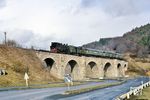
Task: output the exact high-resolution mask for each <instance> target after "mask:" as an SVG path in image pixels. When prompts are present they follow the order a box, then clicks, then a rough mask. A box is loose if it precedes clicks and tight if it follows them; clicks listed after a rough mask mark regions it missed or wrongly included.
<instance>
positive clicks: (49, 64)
mask: <svg viewBox="0 0 150 100" xmlns="http://www.w3.org/2000/svg"><path fill="white" fill-rule="evenodd" d="M44 62H45V67H46V68H49V69H50V70H51V69H52V67H53V66H54V63H55V61H54V60H53V59H52V58H46V59H45V60H44Z"/></svg>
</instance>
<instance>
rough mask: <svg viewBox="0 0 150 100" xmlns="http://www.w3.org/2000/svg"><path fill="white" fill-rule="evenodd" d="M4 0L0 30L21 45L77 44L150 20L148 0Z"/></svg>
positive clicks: (116, 33)
mask: <svg viewBox="0 0 150 100" xmlns="http://www.w3.org/2000/svg"><path fill="white" fill-rule="evenodd" d="M5 1H6V2H5V3H6V4H5V7H4V8H3V9H0V32H4V31H6V32H8V34H9V38H11V39H13V38H14V39H15V40H17V41H19V42H20V43H22V44H23V45H25V46H27V45H30V46H31V45H34V46H36V47H42V48H48V49H49V45H50V42H51V41H58V42H63V43H68V44H72V45H77V46H79V45H82V44H85V43H88V42H91V41H95V40H99V38H101V37H114V36H121V35H123V33H125V32H127V31H130V30H131V29H132V28H134V27H136V26H140V25H143V24H147V23H148V22H150V11H149V10H148V8H149V9H150V3H149V1H148V0H144V1H143V0H42V1H41V0H32V2H31V1H30V0H5ZM0 3H1V2H0ZM139 19H140V20H139ZM1 36H2V35H1ZM1 40H2V38H1Z"/></svg>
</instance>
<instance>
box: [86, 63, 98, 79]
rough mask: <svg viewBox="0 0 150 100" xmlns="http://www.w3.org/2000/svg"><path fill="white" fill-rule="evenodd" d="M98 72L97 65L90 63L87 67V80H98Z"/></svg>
mask: <svg viewBox="0 0 150 100" xmlns="http://www.w3.org/2000/svg"><path fill="white" fill-rule="evenodd" d="M98 71H99V70H98V68H97V64H96V63H95V62H93V61H91V62H89V63H88V65H87V66H86V78H98V77H99V72H98Z"/></svg>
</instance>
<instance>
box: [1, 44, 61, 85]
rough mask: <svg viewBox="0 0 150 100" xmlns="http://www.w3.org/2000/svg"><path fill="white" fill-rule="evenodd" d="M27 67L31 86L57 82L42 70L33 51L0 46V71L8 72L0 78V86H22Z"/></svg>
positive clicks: (47, 72)
mask: <svg viewBox="0 0 150 100" xmlns="http://www.w3.org/2000/svg"><path fill="white" fill-rule="evenodd" d="M27 67H28V69H29V77H30V83H31V84H32V83H44V82H45V81H56V80H58V79H56V78H55V77H53V76H52V75H50V73H49V71H45V70H44V69H43V67H42V64H41V61H40V60H39V59H38V57H37V56H36V54H35V52H34V51H32V50H23V49H19V48H13V47H6V46H3V45H0V69H6V71H7V72H8V75H6V76H0V86H16V85H24V84H25V82H24V79H23V78H24V73H25V72H26V70H27Z"/></svg>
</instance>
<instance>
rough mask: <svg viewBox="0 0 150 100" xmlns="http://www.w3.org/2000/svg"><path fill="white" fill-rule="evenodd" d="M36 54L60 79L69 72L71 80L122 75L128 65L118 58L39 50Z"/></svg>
mask: <svg viewBox="0 0 150 100" xmlns="http://www.w3.org/2000/svg"><path fill="white" fill-rule="evenodd" d="M36 54H37V56H38V57H39V58H40V60H41V61H42V62H43V64H44V66H45V67H46V68H47V69H49V71H50V73H51V74H52V75H54V76H55V77H57V78H60V79H63V78H64V75H65V74H71V76H72V78H73V80H84V79H87V78H116V77H124V76H125V71H126V70H127V67H128V63H127V62H126V61H124V60H118V59H109V58H100V57H87V56H75V55H69V54H59V53H50V52H41V51H37V52H36Z"/></svg>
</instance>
